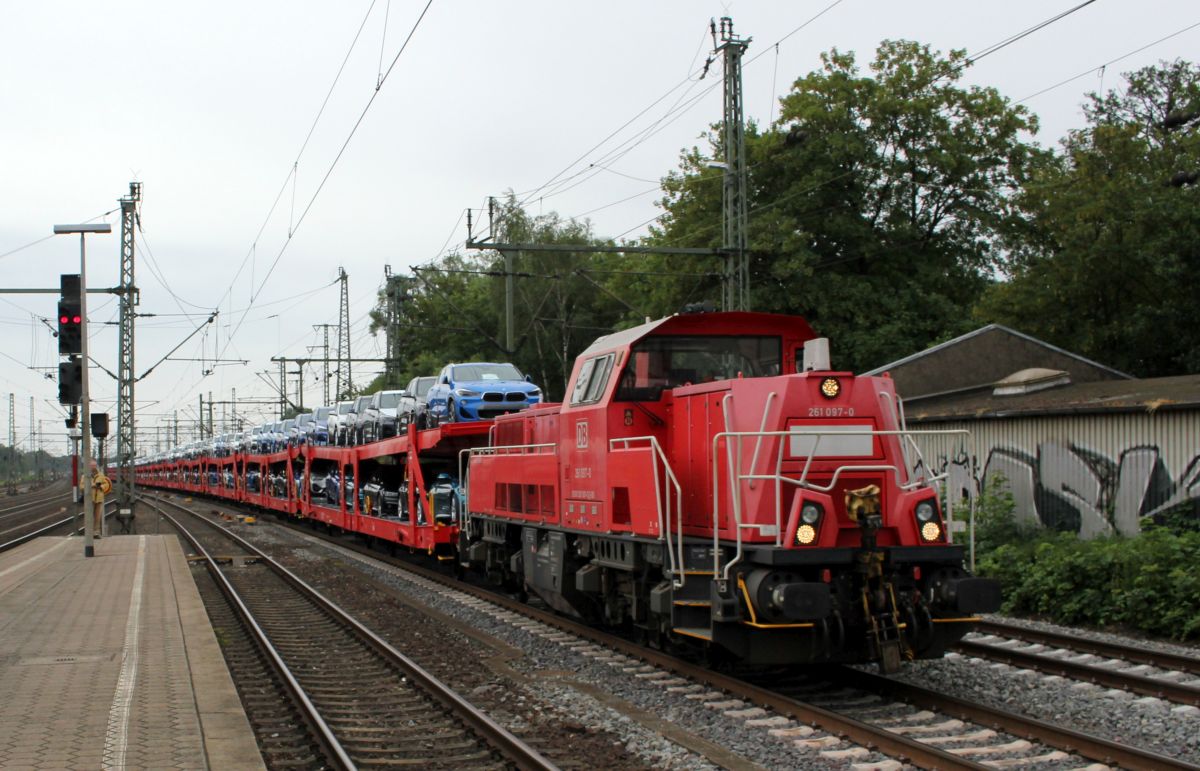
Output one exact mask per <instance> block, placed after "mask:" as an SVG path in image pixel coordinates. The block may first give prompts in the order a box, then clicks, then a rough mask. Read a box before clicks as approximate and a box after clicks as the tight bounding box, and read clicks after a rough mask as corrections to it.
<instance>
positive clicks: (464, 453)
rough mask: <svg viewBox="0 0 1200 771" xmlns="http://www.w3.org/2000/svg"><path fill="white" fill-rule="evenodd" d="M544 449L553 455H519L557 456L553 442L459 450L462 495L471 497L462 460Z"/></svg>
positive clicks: (464, 516)
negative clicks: (473, 456)
mask: <svg viewBox="0 0 1200 771" xmlns="http://www.w3.org/2000/svg"><path fill="white" fill-rule="evenodd" d="M488 431H489V432H490V431H491V429H490V428H489V429H488ZM544 448H553V449H554V452H553V453H521V454H529V455H544V454H551V455H557V454H558V445H557V444H555V443H554V442H543V443H541V444H503V445H500V446H498V447H492V446H489V447H467V448H465V449H462V450H459V451H458V484H459V485H460V486H461V487H462V490H463V495H465V496H467V500H470V496H471V490H470V480H469V478H468V476H467V474H466V469H467V467H466V465H465V464H464V460H465V463H470V457H471V456H472V455H476V454H478V455H484V454H486V455H500V454H501V453H500V452H499V451H500V450H540V449H544ZM503 454H508V453H503ZM469 513H470V512H469V511H466V512H463V518H464V521H465V519H466V515H467V514H469Z"/></svg>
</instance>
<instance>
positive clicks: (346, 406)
mask: <svg viewBox="0 0 1200 771" xmlns="http://www.w3.org/2000/svg"><path fill="white" fill-rule="evenodd" d="M353 403H354V402H341V403H340V404H338V408H337V414H339V415H345V414H346V413H347V412H349V411H350V405H351V404H353Z"/></svg>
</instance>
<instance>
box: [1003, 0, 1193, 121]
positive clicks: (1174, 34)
mask: <svg viewBox="0 0 1200 771" xmlns="http://www.w3.org/2000/svg"><path fill="white" fill-rule="evenodd" d="M1196 27H1200V21H1198V22H1196V23H1195V24H1189V25H1188V26H1186V27H1184V28H1183V29H1180V30H1176V31H1175V32H1172V33H1171V34H1169V35H1166V36H1165V37H1160V38H1159V39H1158V40H1155V41H1154V42H1152V43H1147V44H1146V45H1144V46H1141V47H1139V48H1135V49H1133V50H1132V51H1130V52H1128V53H1124V54H1121V55H1120V56H1118V57H1117V58H1115V59H1109V60H1108V61H1106V62H1104V63H1103V64H1100V65H1098V66H1096V67H1089V68H1087V69H1086V70H1084V71H1083V72H1081V73H1079V74H1078V75H1074V76H1072V77H1069V78H1067V79H1066V80H1060V81H1059V82H1057V83H1055V84H1054V85H1053V86H1047V87H1046V88H1043V89H1042V90H1041V91H1035V92H1034V93H1032V94H1030V95H1029V96H1026V97H1022V98H1021V99H1018V100H1017V101H1016V102H1014V104H1023V103H1024V102H1028V101H1029V100H1030V99H1033V98H1035V97H1039V96H1041V95H1042V94H1045V93H1047V92H1050V91H1053V90H1055V89H1057V88H1061V87H1062V86H1065V85H1067V84H1068V83H1071V82H1073V81H1076V80H1079V79H1080V78H1082V77H1084V76H1086V75H1090V74H1092V73H1093V72H1095V71H1096V70H1098V69H1100V68H1102V67H1109V66H1111V65H1113V64H1116V63H1117V62H1119V61H1122V60H1124V59H1128V58H1129V57H1131V56H1133V55H1135V54H1140V53H1141V52H1142V51H1145V50H1146V49H1147V48H1153V47H1154V46H1156V45H1158V44H1159V43H1165V42H1166V41H1168V40H1170V39H1171V38H1173V37H1178V36H1180V35H1182V34H1183V33H1185V32H1189V31H1191V30H1193V29H1195V28H1196Z"/></svg>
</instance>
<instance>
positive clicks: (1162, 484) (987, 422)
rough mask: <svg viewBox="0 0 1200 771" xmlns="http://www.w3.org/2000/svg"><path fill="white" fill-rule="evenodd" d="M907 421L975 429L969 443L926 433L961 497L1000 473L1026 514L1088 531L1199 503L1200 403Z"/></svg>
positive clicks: (1122, 526)
mask: <svg viewBox="0 0 1200 771" xmlns="http://www.w3.org/2000/svg"><path fill="white" fill-rule="evenodd" d="M909 427H910V428H914V429H915V428H938V429H942V428H965V429H967V430H969V431H970V432H971V436H972V441H971V442H970V444H968V443H966V442H962V441H956V442H954V443H953V445H950V444H947V442H949V441H950V440H932V439H931V440H929V441H926V442H922V443H921V444H922V451H923V455H924V459H925V462H926V463H927V464H928V465H929V466H931V467H933V468H935V469H936V470H937V471H939V472H941V471H946V472H948V473H949V477H948V480H949V483H948V490H949V492H950V494H951V495H952V496H954V497H955V498H956V499H957V500H958V502H959V503H963V502H965V500H964V499H965V498H966V497H967V496H971V495H975V494H977V493H978V492H979V491H980V490H982V489H983V486H984V485H985V484H988V483H990V484H993V485H994V484H997V483H998V484H1000V485H1001V486H1002V488H1003V489H1005V490H1007V491H1008V492H1009V493H1011V494H1012V496H1013V501H1014V503H1015V504H1016V515H1017V517H1018V518H1020V519H1022V520H1024V521H1026V522H1034V523H1038V524H1040V525H1042V526H1044V527H1049V528H1053V529H1056V530H1064V531H1070V532H1075V533H1078V534H1079V535H1080V536H1081V537H1083V538H1092V537H1095V536H1097V535H1108V534H1112V533H1119V534H1121V535H1136V534H1137V533H1138V532H1140V530H1141V523H1142V521H1143V520H1144V519H1145V518H1147V517H1155V516H1157V515H1161V514H1163V513H1165V512H1167V511H1172V510H1176V509H1182V510H1187V511H1191V512H1192V514H1193V515H1195V514H1196V512H1200V413H1198V412H1195V411H1187V412H1185V411H1159V412H1157V413H1153V414H1149V413H1110V414H1095V415H1072V416H1065V417H1032V418H1022V417H1011V418H982V419H980V420H975V421H963V422H955V423H936V424H934V423H922V424H919V425H918V424H915V423H913V424H910V425H909ZM972 445H973V446H972ZM987 480H990V482H988V481H987ZM956 505H957V504H956Z"/></svg>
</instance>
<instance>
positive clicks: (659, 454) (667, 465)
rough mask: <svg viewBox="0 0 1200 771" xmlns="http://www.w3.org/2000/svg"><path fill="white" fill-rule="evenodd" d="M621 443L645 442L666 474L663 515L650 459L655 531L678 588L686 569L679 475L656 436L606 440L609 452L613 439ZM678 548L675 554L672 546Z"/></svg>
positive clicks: (660, 497) (615, 446)
mask: <svg viewBox="0 0 1200 771" xmlns="http://www.w3.org/2000/svg"><path fill="white" fill-rule="evenodd" d="M618 442H620V443H622V444H624V445H625V449H627V450H629V449H633V448H632V447H630V446H629V444H630V442H648V443H649V445H650V449H651V450H652V451H653V452H654V454H655V456H656V459H657V460H659V461H662V465H663V469H664V471H665V472H666V475H667V481H669V482H670V483H671V484H670V486H668V487H667V488H666V492H667V494H666V509H667V518H666V520H665V521H664V519H663V494H662V486H661V485H660V484H659V481H658V464H657V463H651V464H650V468H651V470H652V471H653V472H654V506H655V508H656V509H658V532H659V534H660V535H659V539H665V540H666V542H667V557H668V558H669V560H670V569H671V584H672V585H673V586H674V587H675V588H676V589H682V588H683V585H684V583H685V582H686V581H687V571H686V570H682V569H679V566H682V565H683V564H684V562H683V490H682V488H681V487H680V486H679V478H678V477H676V476H675V470H674V469H672V468H671V462H670V461H669V460H667V455H666V453H664V452H663V449H662V445H660V444H659V443H658V437H656V436H627V437H619V438H615V439H609V440H608V449H609V452H612V451H614V450H616V449H617V443H618ZM671 487H674V488H675V497H674V498H672V497H671ZM672 500H673V501H674V502H675V507H674V508H675V523H676V527H678V529H679V538H678V540H677V541H676V543H675V546H674V547H673V546H672V545H671V521H670V514H671V502H672ZM676 548H677V549H679V555H678V558H677V557H676V554H675V551H674V549H676Z"/></svg>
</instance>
